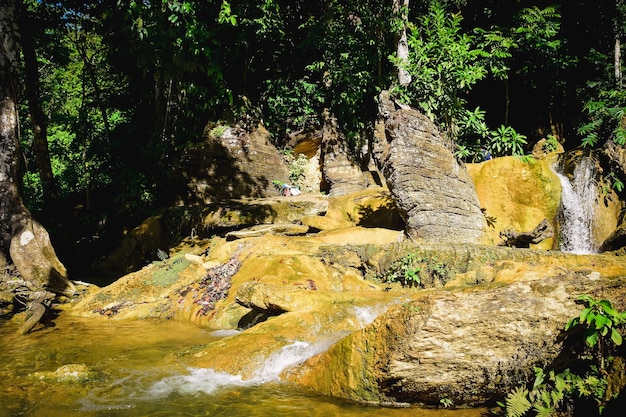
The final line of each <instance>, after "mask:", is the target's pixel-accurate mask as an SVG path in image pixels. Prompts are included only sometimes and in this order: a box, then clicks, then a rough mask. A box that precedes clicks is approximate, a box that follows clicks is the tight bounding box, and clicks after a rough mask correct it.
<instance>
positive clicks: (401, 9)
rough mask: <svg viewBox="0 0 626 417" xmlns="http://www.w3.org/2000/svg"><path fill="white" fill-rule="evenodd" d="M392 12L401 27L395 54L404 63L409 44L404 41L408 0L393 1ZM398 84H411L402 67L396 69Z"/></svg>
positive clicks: (409, 76) (407, 55) (406, 72)
mask: <svg viewBox="0 0 626 417" xmlns="http://www.w3.org/2000/svg"><path fill="white" fill-rule="evenodd" d="M393 11H394V13H395V14H396V16H398V17H400V19H402V27H401V29H400V31H399V33H398V35H397V36H398V48H397V51H396V54H397V55H398V59H399V60H400V62H401V63H402V62H405V61H406V60H407V59H408V58H409V44H408V42H407V39H406V26H407V22H408V19H409V16H408V13H409V0H393ZM398 83H399V84H400V85H402V86H405V87H406V86H407V85H409V84H410V83H411V74H409V72H408V71H407V70H406V69H404V68H403V67H402V64H401V65H400V66H399V67H398Z"/></svg>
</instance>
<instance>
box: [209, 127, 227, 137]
mask: <svg viewBox="0 0 626 417" xmlns="http://www.w3.org/2000/svg"><path fill="white" fill-rule="evenodd" d="M228 128H229V127H228V126H225V125H222V126H216V127H214V128H213V129H211V131H210V132H209V136H211V137H212V138H215V139H220V138H221V137H222V135H223V134H224V132H226V130H228Z"/></svg>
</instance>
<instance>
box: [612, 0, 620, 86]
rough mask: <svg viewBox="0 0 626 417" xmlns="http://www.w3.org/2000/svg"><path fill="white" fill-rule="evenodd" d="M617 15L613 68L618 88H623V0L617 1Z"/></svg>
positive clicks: (614, 32)
mask: <svg viewBox="0 0 626 417" xmlns="http://www.w3.org/2000/svg"><path fill="white" fill-rule="evenodd" d="M615 9H616V12H617V13H615V15H616V16H617V17H615V18H614V22H613V36H614V38H615V44H614V46H613V58H614V64H613V67H614V69H615V84H616V85H617V88H619V89H621V88H622V42H621V30H620V28H621V25H622V19H621V17H622V15H621V12H622V0H616V2H615Z"/></svg>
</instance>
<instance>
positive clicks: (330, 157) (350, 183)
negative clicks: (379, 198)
mask: <svg viewBox="0 0 626 417" xmlns="http://www.w3.org/2000/svg"><path fill="white" fill-rule="evenodd" d="M321 163H322V178H323V180H324V182H325V183H326V185H327V187H328V195H330V196H337V195H344V194H349V193H351V192H354V191H358V190H362V189H364V188H366V187H367V181H366V180H365V175H364V173H363V171H362V170H361V168H360V167H359V165H358V164H357V163H356V162H355V158H354V157H353V156H352V155H351V154H350V152H349V149H348V144H347V141H346V139H345V137H343V135H342V134H341V133H340V130H339V126H338V125H337V119H336V118H335V117H333V116H332V115H330V114H329V112H328V111H326V112H325V114H324V127H323V130H322V144H321Z"/></svg>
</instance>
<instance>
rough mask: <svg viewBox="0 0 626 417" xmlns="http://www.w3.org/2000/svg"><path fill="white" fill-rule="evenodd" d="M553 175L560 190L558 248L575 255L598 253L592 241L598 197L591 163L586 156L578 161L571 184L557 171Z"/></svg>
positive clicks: (593, 166)
mask: <svg viewBox="0 0 626 417" xmlns="http://www.w3.org/2000/svg"><path fill="white" fill-rule="evenodd" d="M555 173H556V174H557V175H558V177H559V180H560V181H561V188H562V195H561V207H560V214H559V217H560V228H559V229H560V230H559V235H560V237H561V244H560V248H559V249H560V250H561V251H563V252H569V253H577V254H586V253H595V252H597V250H598V245H597V244H596V243H595V242H594V239H593V223H594V205H595V201H596V198H597V192H596V187H595V183H594V176H595V164H594V162H593V160H592V159H591V158H589V157H583V158H581V159H580V160H579V161H578V163H577V164H576V167H575V169H574V172H573V175H572V180H571V181H570V179H569V178H568V177H567V176H565V175H564V174H563V173H561V172H559V171H558V170H555Z"/></svg>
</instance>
